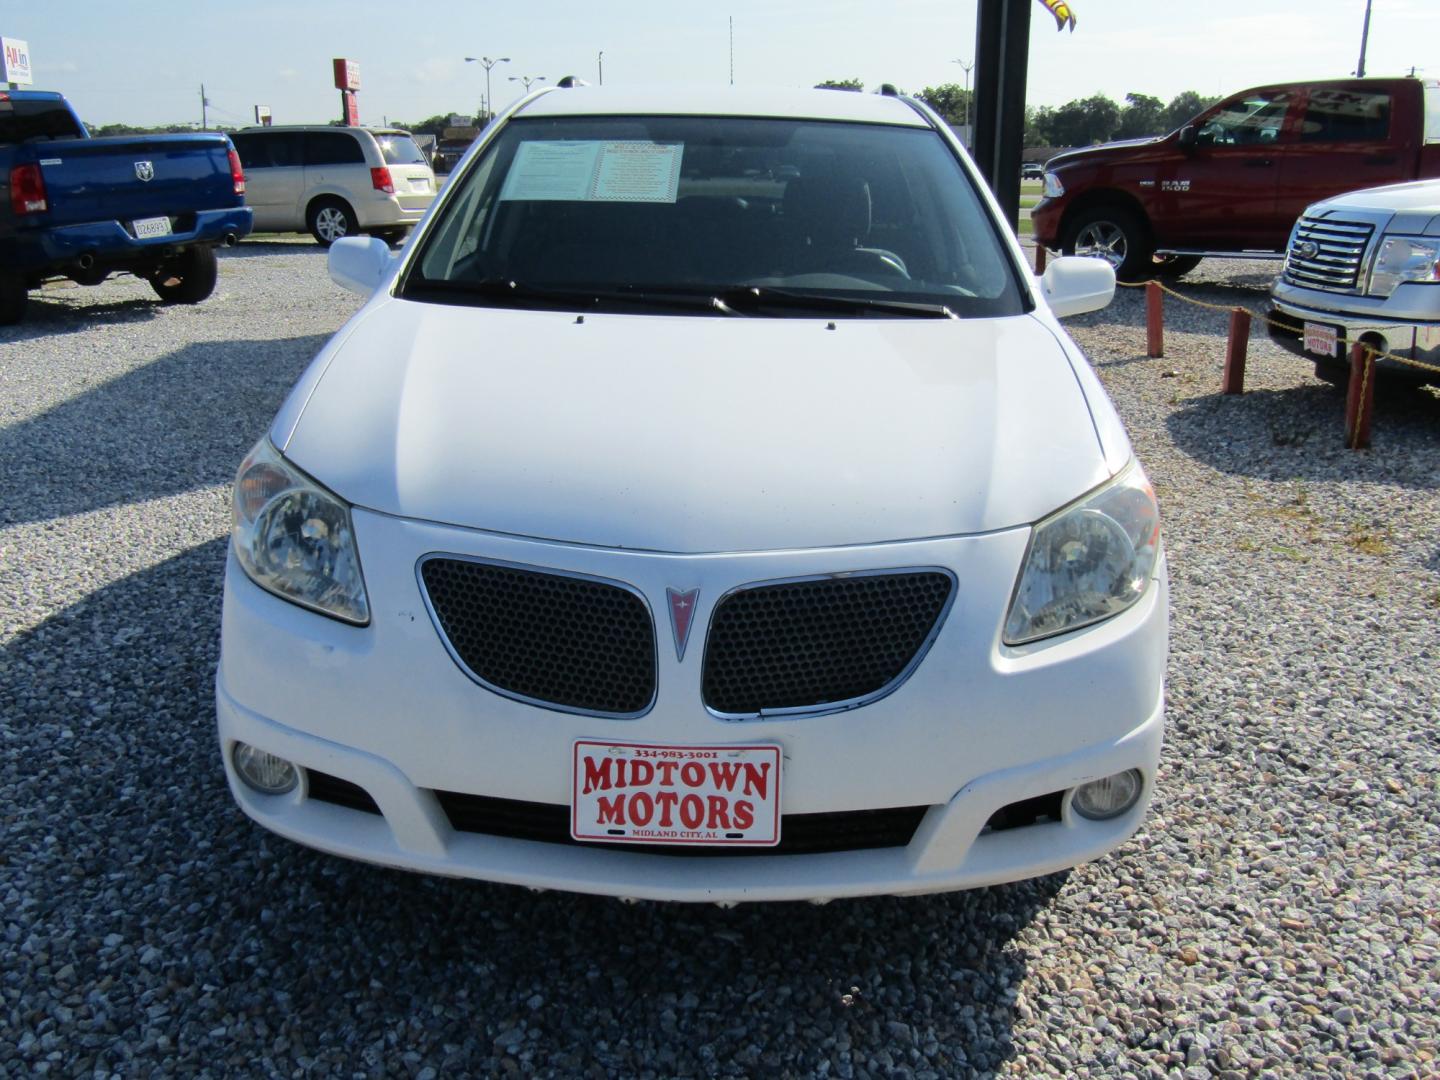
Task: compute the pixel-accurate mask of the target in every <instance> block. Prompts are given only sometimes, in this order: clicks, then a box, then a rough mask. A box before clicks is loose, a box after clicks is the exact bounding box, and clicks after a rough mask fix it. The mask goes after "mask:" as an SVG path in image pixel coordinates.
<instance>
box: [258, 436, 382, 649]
mask: <svg viewBox="0 0 1440 1080" xmlns="http://www.w3.org/2000/svg"><path fill="white" fill-rule="evenodd" d="M233 509H234V528H233V531H232V533H231V539H232V541H233V542H234V545H235V557H236V558H237V559H238V560H239V562H240V566H241V567H242V568H243V569H244V571H245V573H246V574H248V575H249V577H250V580H251V581H253V582H255V584H256V585H259V586H260V587H261V588H262V589H268V590H269V591H270V592H272V593H274V594H275V595H276V596H279V597H282V598H284V599H286V600H289V601H291V602H292V603H295V604H299V605H301V606H302V607H307V608H312V609H314V610H315V611H318V612H321V613H322V614H325V615H333V616H334V617H335V618H337V619H344V620H345V621H346V622H352V623H359V624H362V625H363V624H364V623H368V622H369V621H370V603H369V601H368V600H367V599H366V596H365V580H364V578H363V577H361V575H360V553H359V551H358V550H357V549H356V547H355V532H354V530H353V529H352V528H351V525H350V507H349V506H348V505H346V504H345V503H344V502H342V501H341V500H340V499H339V498H337V497H336V496H335V495H332V494H331V493H330V492H328V491H326V490H325V489H324V488H322V487H321V486H320V485H319V484H317V483H315V481H313V480H311V479H310V478H309V477H308V476H305V475H304V474H303V473H301V472H300V471H298V470H297V469H295V468H294V467H292V466H291V465H290V464H289V463H288V462H287V461H286V460H285V459H284V458H283V457H281V456H280V454H279V453H278V452H277V451H276V450H275V448H274V447H273V446H271V445H270V440H269V439H268V438H266V439H261V440H260V442H259V443H258V444H256V446H255V449H253V450H251V451H250V455H249V456H248V457H247V458H246V459H245V461H244V463H243V464H242V465H241V466H240V472H239V473H238V474H237V475H236V477H235V497H234V503H233Z"/></svg>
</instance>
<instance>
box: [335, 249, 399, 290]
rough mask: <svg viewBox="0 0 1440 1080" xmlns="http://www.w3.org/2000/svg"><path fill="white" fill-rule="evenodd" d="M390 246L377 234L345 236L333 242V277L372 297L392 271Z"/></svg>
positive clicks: (342, 283) (342, 285)
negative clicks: (375, 235)
mask: <svg viewBox="0 0 1440 1080" xmlns="http://www.w3.org/2000/svg"><path fill="white" fill-rule="evenodd" d="M390 265H391V255H390V245H389V244H387V243H385V241H384V240H381V239H379V238H378V237H374V236H345V237H341V238H340V239H339V240H336V241H335V242H334V243H333V244H331V245H330V260H329V269H330V280H331V281H333V282H335V284H336V285H339V286H340V287H341V288H344V289H349V290H350V291H351V292H354V293H359V294H360V295H361V296H369V295H370V294H371V293H373V292H374V291H375V289H376V288H377V287H378V286H379V284H380V283H381V282H382V281H384V280H385V275H386V274H388V273H389V272H390Z"/></svg>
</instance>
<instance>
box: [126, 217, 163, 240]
mask: <svg viewBox="0 0 1440 1080" xmlns="http://www.w3.org/2000/svg"><path fill="white" fill-rule="evenodd" d="M134 225H135V235H136V236H137V237H139V238H140V239H142V240H143V239H145V238H146V237H150V236H169V235H170V219H169V218H168V217H147V218H137V219H136V220H135V222H134Z"/></svg>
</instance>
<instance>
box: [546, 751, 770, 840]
mask: <svg viewBox="0 0 1440 1080" xmlns="http://www.w3.org/2000/svg"><path fill="white" fill-rule="evenodd" d="M570 807H571V809H570V835H571V836H572V837H573V838H575V839H576V840H592V841H593V840H604V841H608V842H610V843H635V844H687V845H695V846H710V845H721V846H723V845H731V846H734V847H773V846H774V845H776V844H778V843H779V842H780V747H778V746H776V745H774V744H755V745H750V746H657V745H652V744H649V743H612V742H598V741H591V740H589V739H580V740H577V741H576V743H575V751H574V793H573V797H572V800H571V804H570Z"/></svg>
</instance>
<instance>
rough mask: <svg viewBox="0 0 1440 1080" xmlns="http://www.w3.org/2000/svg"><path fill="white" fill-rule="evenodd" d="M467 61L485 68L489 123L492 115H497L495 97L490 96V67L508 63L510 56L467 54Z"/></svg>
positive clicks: (486, 112) (486, 120) (486, 118)
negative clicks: (493, 56) (496, 56)
mask: <svg viewBox="0 0 1440 1080" xmlns="http://www.w3.org/2000/svg"><path fill="white" fill-rule="evenodd" d="M465 62H466V63H467V64H479V65H480V66H481V67H483V68H484V69H485V122H486V123H487V124H488V123H489V122H490V117H492V116H494V115H495V99H494V98H492V97H491V96H490V69H491V68H493V67H494V66H495V65H496V64H508V63H509V62H510V58H509V57H508V56H502V57H500V58H498V59H496V60H491V59H490V57H488V56H467V57H466V58H465Z"/></svg>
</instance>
